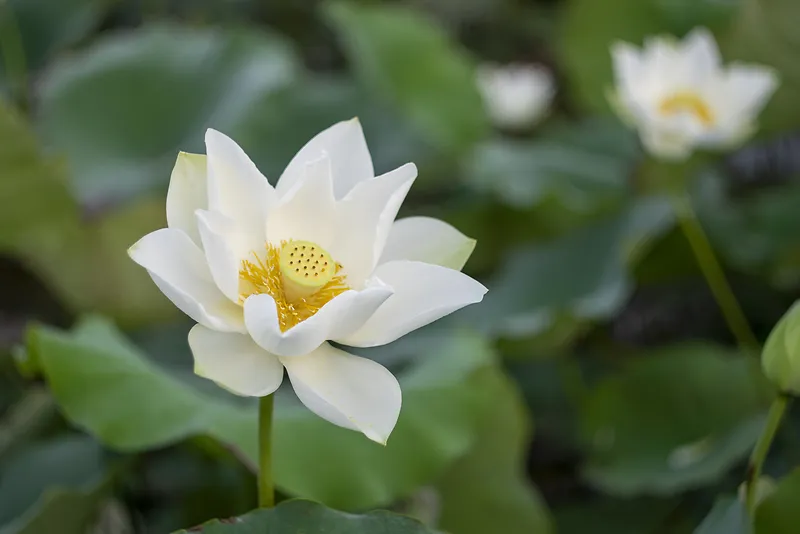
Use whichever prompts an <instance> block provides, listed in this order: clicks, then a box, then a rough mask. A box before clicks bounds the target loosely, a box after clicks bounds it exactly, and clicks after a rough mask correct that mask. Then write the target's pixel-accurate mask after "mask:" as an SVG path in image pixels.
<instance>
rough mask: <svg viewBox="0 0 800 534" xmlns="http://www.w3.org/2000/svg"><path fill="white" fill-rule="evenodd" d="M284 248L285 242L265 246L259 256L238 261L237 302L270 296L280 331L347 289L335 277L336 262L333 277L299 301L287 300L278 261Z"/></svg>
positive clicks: (342, 281)
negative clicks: (273, 302) (274, 306)
mask: <svg viewBox="0 0 800 534" xmlns="http://www.w3.org/2000/svg"><path fill="white" fill-rule="evenodd" d="M290 243H291V242H290ZM285 245H286V242H282V243H281V247H277V246H275V245H272V244H270V243H267V244H266V246H265V248H266V253H265V254H264V255H263V257H262V256H261V255H259V254H257V253H256V252H255V251H254V252H253V253H252V259H245V260H242V265H241V268H240V269H239V279H240V281H241V282H242V284H241V285H240V288H241V289H240V291H241V294H240V300H241V302H244V301H245V299H247V297H249V296H251V295H258V294H267V295H270V296H271V297H272V298H273V299H274V300H275V305H276V307H277V312H278V322H279V325H280V329H281V332H286V331H287V330H289V329H290V328H292V327H293V326H296V325H297V324H299V323H301V322H303V321H305V320H306V319H308V318H309V317H312V316H313V315H314V314H315V313H317V312H318V311H319V310H320V309H321V308H322V307H323V306H324V305H325V304H327V303H328V302H329V301H330V300H332V299H333V298H334V297H336V296H337V295H340V294H342V293H344V292H345V291H347V290H348V289H350V288H349V287H348V286H347V284H346V283H345V277H344V276H343V275H340V274H338V273H339V272H340V271H341V268H342V266H341V265H339V264H338V263H337V264H336V271H335V273H336V274H334V276H333V277H332V278H331V279H330V280H329V281H328V282H327V283H326V284H324V285H323V286H321V287H320V288H319V289H317V290H316V291H315V292H314V293H312V294H310V295H307V296H304V297H302V298H294V299H291V300H290V299H289V298H287V296H286V288H285V287H284V273H282V272H281V262H280V258H281V250H282V248H284V247H285ZM290 255H291V254H290Z"/></svg>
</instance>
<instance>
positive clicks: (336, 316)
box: [244, 285, 392, 357]
mask: <svg viewBox="0 0 800 534" xmlns="http://www.w3.org/2000/svg"><path fill="white" fill-rule="evenodd" d="M391 295H392V290H391V289H390V288H388V287H385V286H382V285H375V286H372V287H367V288H365V289H363V290H362V291H345V292H344V293H342V294H341V295H339V296H337V297H335V298H334V299H332V300H331V301H330V302H328V303H327V304H325V306H323V307H322V309H321V310H319V311H318V312H317V313H315V314H314V315H313V316H311V317H310V318H308V319H306V320H305V321H303V322H301V323H300V324H298V325H296V326H294V327H292V328H290V329H289V330H287V331H286V332H281V330H280V327H279V326H278V312H277V307H276V305H275V301H274V300H273V298H272V297H271V296H269V295H266V294H261V295H252V296H250V297H248V298H247V300H245V302H244V322H245V325H246V326H247V331H248V332H250V335H251V336H253V340H254V341H255V342H256V343H258V344H259V346H261V347H262V348H263V349H264V350H267V351H269V352H271V353H273V354H276V355H278V356H281V357H283V356H302V355H303V354H308V353H309V352H311V351H313V350H315V349H316V348H317V347H319V346H320V345H321V344H322V343H324V342H325V341H327V340H329V339H333V340H335V339H339V338H341V337H346V336H349V335H350V334H352V333H353V332H355V331H356V330H357V329H359V328H361V326H362V325H363V324H364V323H365V322H366V321H367V320H368V319H369V318H370V317H371V316H372V314H374V313H375V310H377V309H378V308H379V307H380V306H381V304H383V303H384V302H385V301H386V300H387V299H388V298H389V297H390V296H391Z"/></svg>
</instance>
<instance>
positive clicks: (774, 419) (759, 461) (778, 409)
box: [745, 394, 790, 519]
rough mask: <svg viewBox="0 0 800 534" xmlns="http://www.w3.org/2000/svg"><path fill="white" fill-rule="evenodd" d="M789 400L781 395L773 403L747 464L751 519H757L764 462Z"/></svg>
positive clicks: (748, 501) (747, 491)
mask: <svg viewBox="0 0 800 534" xmlns="http://www.w3.org/2000/svg"><path fill="white" fill-rule="evenodd" d="M789 400H790V397H789V396H788V395H784V394H779V395H778V396H777V397H775V400H774V401H772V406H770V408H769V414H768V415H767V423H766V424H765V425H764V430H763V431H762V432H761V435H760V436H759V437H758V441H757V442H756V446H755V448H754V449H753V453H752V454H751V455H750V461H749V462H748V464H747V479H746V480H745V487H746V490H745V495H746V497H745V503H746V505H747V512H748V513H749V514H750V518H751V519H752V518H753V517H755V511H756V506H757V505H758V503H757V502H756V487H757V486H758V479H759V478H761V469H762V468H763V466H764V460H766V458H767V453H768V452H769V448H770V446H771V445H772V441H773V440H774V439H775V434H776V433H777V432H778V428H779V427H780V426H781V420H782V419H783V415H784V414H785V413H786V408H787V407H788V406H789Z"/></svg>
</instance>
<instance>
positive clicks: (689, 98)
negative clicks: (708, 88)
mask: <svg viewBox="0 0 800 534" xmlns="http://www.w3.org/2000/svg"><path fill="white" fill-rule="evenodd" d="M658 111H659V112H660V113H661V114H662V115H666V116H672V115H677V114H678V113H691V114H692V115H694V116H695V117H697V119H698V120H699V121H700V123H701V124H703V125H704V126H711V125H713V124H714V114H713V113H712V111H711V107H710V106H709V105H708V104H707V103H706V101H705V100H703V99H702V98H701V97H700V96H699V95H697V94H696V93H691V92H683V93H675V94H673V95H670V96H668V97H667V98H665V99H664V100H662V101H661V104H660V105H659V106H658Z"/></svg>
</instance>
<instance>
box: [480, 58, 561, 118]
mask: <svg viewBox="0 0 800 534" xmlns="http://www.w3.org/2000/svg"><path fill="white" fill-rule="evenodd" d="M477 81H478V89H480V92H481V95H482V96H483V100H484V103H485V105H486V110H487V112H488V113H489V117H490V118H491V120H492V122H493V123H494V124H495V125H496V126H497V127H499V128H508V129H512V130H517V129H523V128H527V127H529V126H533V125H534V124H536V123H537V122H539V121H540V120H542V119H543V118H544V116H545V115H546V113H547V111H548V110H549V108H550V104H551V102H552V101H553V97H554V96H555V93H556V86H555V80H554V79H553V75H552V74H551V73H550V71H549V70H547V69H546V68H545V67H543V66H541V65H493V64H485V65H481V66H480V67H479V68H478V72H477Z"/></svg>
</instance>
